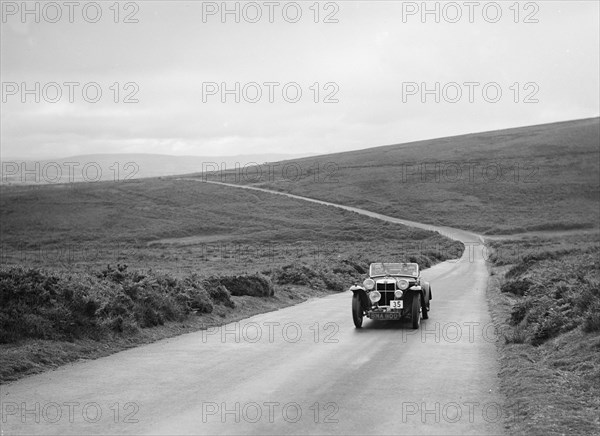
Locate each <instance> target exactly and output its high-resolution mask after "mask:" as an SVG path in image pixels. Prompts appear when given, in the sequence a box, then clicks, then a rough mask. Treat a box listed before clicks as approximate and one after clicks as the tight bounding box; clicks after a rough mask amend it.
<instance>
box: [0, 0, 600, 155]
mask: <svg viewBox="0 0 600 436" xmlns="http://www.w3.org/2000/svg"><path fill="white" fill-rule="evenodd" d="M288 3H289V2H278V5H276V6H275V7H274V13H273V17H272V21H273V22H272V23H271V22H270V21H271V20H270V17H269V12H270V9H269V6H268V5H266V4H265V3H264V2H257V3H255V4H252V5H248V4H247V3H244V2H241V3H239V4H238V6H237V7H238V8H239V10H240V22H239V23H236V22H235V20H236V17H235V15H234V14H229V15H226V16H225V17H224V19H223V17H222V16H221V14H220V11H215V10H214V9H213V7H216V8H220V6H221V2H220V1H219V2H217V3H211V2H195V3H192V2H180V1H171V2H158V1H140V2H130V3H129V4H127V5H126V4H125V3H121V5H120V6H121V7H120V8H119V9H120V10H119V16H118V17H115V10H114V8H113V9H111V8H110V6H111V5H112V4H113V2H105V3H104V2H100V10H101V12H102V16H101V17H100V18H99V19H98V21H97V22H95V23H93V22H91V21H94V20H95V19H96V17H95V16H96V14H97V12H98V11H97V10H95V9H94V7H93V5H92V6H89V7H87V9H86V10H85V15H84V12H83V5H87V2H81V3H80V6H79V7H76V8H75V9H74V10H73V16H72V21H73V23H71V22H69V21H70V18H71V17H69V12H70V11H69V8H68V6H66V5H64V3H62V2H58V3H56V4H57V5H58V6H60V9H61V12H62V16H61V17H60V18H58V17H57V8H56V7H55V6H45V4H44V3H40V4H38V6H36V4H35V3H30V4H29V7H30V9H31V10H35V8H36V7H37V8H38V9H39V17H36V16H35V13H30V14H26V15H25V16H23V15H22V14H21V12H22V11H21V10H20V9H21V2H20V1H19V2H2V21H3V22H2V31H1V33H2V35H1V37H2V43H1V49H2V55H1V56H2V57H1V74H2V86H3V89H2V92H3V95H2V98H3V101H2V116H1V117H2V118H1V120H2V132H1V141H2V151H1V153H2V158H4V159H6V158H10V157H23V158H51V157H64V156H70V155H76V154H91V153H165V154H176V155H236V154H251V153H271V152H277V153H304V152H307V153H308V152H310V153H326V152H336V151H343V150H351V149H359V148H366V147H372V146H378V145H385V144H393V143H401V142H407V141H412V140H418V139H427V138H434V137H442V136H448V135H455V134H461V133H469V132H476V131H486V130H493V129H500V128H506V127H512V126H523V125H531V124H540V123H546V122H552V121H559V120H570V119H577V118H586V117H594V116H598V114H599V111H600V110H599V95H600V89H599V79H598V78H599V76H600V72H599V70H598V66H599V52H600V48H599V39H600V36H599V27H600V25H599V18H598V17H599V6H598V5H599V3H598V2H597V1H586V2H575V1H569V2H558V1H546V2H529V3H527V2H521V3H520V5H519V7H518V8H515V7H514V6H513V7H512V9H511V5H513V3H514V2H512V1H510V2H499V4H500V11H501V13H502V16H501V17H500V18H499V19H497V18H496V16H497V13H498V8H497V7H495V6H494V5H492V6H489V5H488V4H489V2H480V4H479V6H476V7H475V8H474V9H473V10H469V8H468V7H467V6H465V5H464V3H463V2H457V3H454V4H452V5H450V6H448V5H446V4H445V3H437V2H428V3H429V6H430V7H431V9H433V8H435V7H438V8H439V10H440V17H439V21H440V22H439V23H436V22H435V21H436V17H435V15H433V14H429V15H426V16H425V17H422V16H421V14H420V11H415V10H414V7H416V8H420V6H421V2H417V3H412V2H399V1H398V2H393V1H369V2H359V1H352V2H329V3H326V2H321V3H320V4H318V5H317V6H318V7H315V6H312V9H311V5H312V4H313V2H299V5H300V10H301V12H302V16H301V17H300V19H299V20H298V21H297V22H295V23H293V22H291V21H294V20H295V19H296V15H297V8H295V6H294V5H289V4H288ZM526 3H527V4H526ZM56 4H55V5H56ZM436 4H437V6H436ZM285 5H287V9H285V12H284V6H285ZM457 5H458V6H459V8H457V7H456V6H457ZM256 6H258V8H257V7H256ZM484 6H486V8H487V9H485V11H484ZM229 7H230V8H231V9H234V8H235V7H236V5H235V3H234V2H230V3H229ZM15 8H16V9H15ZM203 8H204V12H205V14H204V15H203ZM259 9H260V11H261V13H262V16H261V17H260V19H258V18H256V17H257V12H258V10H259ZM317 9H318V10H319V15H318V17H316V16H315V10H317ZM517 9H518V10H519V14H518V16H517V15H516V11H517ZM210 12H215V14H214V15H209V13H210ZM413 12H414V14H411V13H413ZM458 12H460V13H462V16H461V17H460V19H458V18H457V17H458V15H457V13H458ZM470 13H472V14H471V16H469V15H470ZM128 14H131V15H130V17H129V18H130V20H137V21H138V22H133V23H125V22H123V21H124V20H125V17H126V16H127V15H128ZM327 16H329V21H337V22H330V23H325V22H324V21H325V20H326V18H327ZM36 18H39V21H40V22H39V23H36V22H35V21H36ZM115 18H116V19H117V20H118V21H119V22H118V23H115V22H114V20H115ZM315 18H316V19H317V20H318V21H319V22H318V23H315V22H314V21H315ZM515 19H516V20H517V21H518V23H515ZM496 20H497V22H492V21H496ZM51 21H57V22H55V23H53V22H51ZM204 21H205V22H204ZM222 21H225V23H223V22H222ZM250 21H258V22H256V23H252V22H250ZM423 21H425V22H423ZM451 21H457V22H454V23H453V22H451ZM469 21H473V22H472V23H471V22H469ZM524 21H537V22H524ZM36 82H38V83H39V93H38V95H36V88H35V86H36V85H35V84H36ZM52 82H56V83H58V84H59V85H60V88H57V87H56V86H55V85H52V84H51V83H52ZM65 82H75V83H76V84H77V85H65ZM92 82H95V83H96V84H98V85H97V86H96V85H94V84H92V85H89V86H88V87H87V88H86V91H87V94H86V96H85V98H84V96H83V92H82V90H83V86H84V85H86V84H90V83H92ZM115 82H116V83H117V84H118V86H117V87H118V88H119V89H120V92H119V93H118V95H116V94H115V90H116V87H114V86H113V84H114V83H115ZM223 82H225V83H226V86H227V87H228V88H231V89H235V83H236V82H239V84H240V92H239V95H238V96H239V98H240V102H239V103H236V102H235V101H234V100H235V97H236V96H235V95H234V94H226V95H224V96H221V94H220V90H221V89H220V88H222V85H221V84H222V83H223ZM251 82H255V83H257V84H259V85H260V90H261V92H262V97H261V98H260V99H259V100H258V101H257V102H255V103H252V102H251V100H256V99H257V94H256V91H257V89H259V88H257V87H256V86H255V85H248V86H246V87H245V91H246V93H245V94H244V93H243V90H244V86H245V85H246V84H248V83H251ZM266 82H278V83H279V84H280V85H265V83H266ZM315 82H317V83H318V84H319V85H318V87H316V86H314V84H315ZM411 82H412V83H413V84H411ZM436 82H439V95H438V97H439V98H440V102H439V103H436V102H435V101H434V100H435V98H436V95H434V94H426V95H423V96H422V95H421V91H422V89H423V88H422V85H421V84H422V83H425V86H426V87H428V88H430V89H434V90H435V83H436ZM452 82H454V83H456V84H458V85H459V86H456V85H447V84H448V83H452ZM465 82H475V83H478V84H479V85H477V84H473V85H465ZM126 83H130V84H129V85H127V86H125V84H126ZM211 83H216V84H217V85H216V86H215V85H212V84H211ZM414 83H416V84H418V85H417V86H415V85H414ZM515 83H516V84H517V85H515ZM23 84H25V88H27V89H30V90H33V91H32V93H29V94H28V93H24V94H23ZM49 84H50V85H49ZM203 84H204V85H203ZM285 84H291V85H289V86H288V87H287V88H286V94H285V95H284V94H283V88H284V85H285ZM326 84H328V85H326ZM486 84H489V85H488V86H487V87H486V94H484V93H483V88H484V85H486ZM111 87H112V89H111ZM97 88H99V89H100V90H101V91H102V95H101V97H100V99H99V101H98V102H96V103H91V102H88V101H86V98H87V99H88V100H90V101H91V100H94V98H95V91H96V89H97ZM203 88H204V91H205V92H204V93H203ZM317 88H319V93H318V95H317V93H316V92H315V91H316V89H317ZM57 89H60V91H61V93H62V94H61V96H60V98H58V97H59V96H58V94H57ZM69 89H72V90H73V96H72V98H73V102H70V101H69ZM298 89H300V91H301V92H302V95H301V97H299V100H298V101H297V102H296V103H292V102H291V101H292V100H294V99H296V92H297V90H298ZM498 89H500V91H501V92H502V95H501V98H500V99H499V101H498V102H496V103H493V102H492V101H493V100H495V99H496V92H497V90H498ZM270 90H272V91H273V96H272V97H273V100H274V101H273V102H270V101H269V100H270V96H269V91H270ZM457 90H460V91H461V92H462V97H461V98H460V99H459V98H458V95H457ZM470 90H471V91H473V95H472V99H473V100H474V101H473V102H470V101H469V97H470V96H469V91H470ZM444 91H445V94H444ZM127 96H129V99H130V100H138V102H137V103H135V102H134V103H125V102H124V100H125V99H126V97H127ZM36 97H39V99H40V102H39V103H36V102H35V98H36ZM223 97H225V98H226V102H225V103H223V102H222V101H221V99H222V98H223ZM422 97H426V98H427V100H426V101H425V102H424V103H423V102H422V101H421V98H422ZM115 98H116V99H117V101H118V102H117V103H115V101H114V99H115ZM286 98H287V100H289V101H286ZM315 98H316V99H317V100H318V102H317V103H315V101H314V100H315ZM23 99H25V102H24V103H23V102H22V100H23ZM515 99H516V100H517V102H515ZM54 100H57V101H56V102H54V103H53V102H52V101H54ZM203 100H205V101H203ZM324 100H332V101H333V102H330V103H325V102H324ZM336 100H337V102H335V101H336ZM403 100H404V101H403ZM454 100H458V101H457V102H455V103H452V101H454ZM525 100H528V101H532V102H530V103H525ZM536 101H537V102H536Z"/></svg>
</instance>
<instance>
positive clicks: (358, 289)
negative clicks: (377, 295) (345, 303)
mask: <svg viewBox="0 0 600 436" xmlns="http://www.w3.org/2000/svg"><path fill="white" fill-rule="evenodd" d="M350 290H351V291H352V293H353V294H354V296H358V301H360V305H361V307H362V308H363V310H368V309H369V308H370V306H371V305H370V302H369V296H368V295H367V291H366V290H365V288H363V287H362V286H357V285H355V286H352V287H351V288H350Z"/></svg>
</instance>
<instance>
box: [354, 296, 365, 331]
mask: <svg viewBox="0 0 600 436" xmlns="http://www.w3.org/2000/svg"><path fill="white" fill-rule="evenodd" d="M352 320H353V321H354V327H356V328H357V329H359V328H361V327H362V323H363V310H362V307H361V305H360V300H359V299H358V295H355V296H354V297H352Z"/></svg>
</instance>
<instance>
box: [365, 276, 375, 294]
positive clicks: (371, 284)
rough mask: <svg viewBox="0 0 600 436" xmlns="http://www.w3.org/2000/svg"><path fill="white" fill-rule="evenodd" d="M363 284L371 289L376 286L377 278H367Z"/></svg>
mask: <svg viewBox="0 0 600 436" xmlns="http://www.w3.org/2000/svg"><path fill="white" fill-rule="evenodd" d="M363 286H364V287H365V289H368V290H369V291H370V290H371V289H373V288H374V287H375V280H373V279H366V280H365V281H364V282H363Z"/></svg>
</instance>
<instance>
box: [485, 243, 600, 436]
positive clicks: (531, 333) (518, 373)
mask: <svg viewBox="0 0 600 436" xmlns="http://www.w3.org/2000/svg"><path fill="white" fill-rule="evenodd" d="M598 241H599V238H598V234H596V235H595V236H590V235H589V234H586V235H580V236H576V235H575V236H571V237H564V236H559V237H555V238H540V237H524V238H522V239H507V240H500V241H493V242H491V243H489V246H490V248H491V250H492V255H491V257H490V260H491V263H490V271H491V274H492V276H491V278H490V282H489V286H488V298H489V300H490V309H491V311H492V317H493V319H494V322H495V323H496V325H497V327H498V328H499V329H500V331H501V332H502V335H501V336H502V337H503V340H501V341H500V342H498V349H499V354H500V359H501V367H502V370H501V372H500V380H501V387H502V390H503V393H504V396H505V398H506V402H507V404H505V410H507V411H510V412H511V413H509V414H507V422H506V424H507V426H508V430H509V433H510V434H527V435H530V434H536V435H537V434H539V435H555V434H556V435H559V434H585V435H589V434H599V433H600V413H599V411H600V323H599V322H598V313H599V311H598V307H600V306H599V304H600V291H599V288H598V283H599V278H600V272H599V261H598V258H599V256H598V255H599V254H600V248H599V247H598ZM500 253H503V255H499V254H500Z"/></svg>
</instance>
